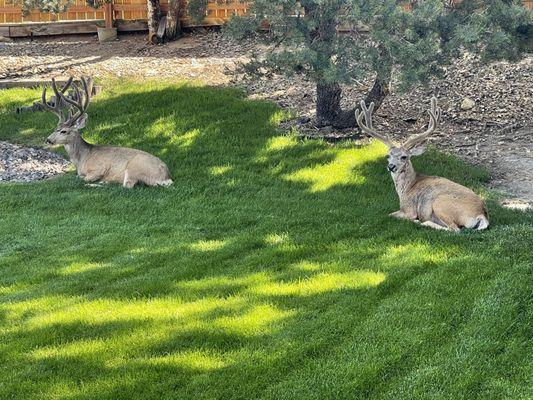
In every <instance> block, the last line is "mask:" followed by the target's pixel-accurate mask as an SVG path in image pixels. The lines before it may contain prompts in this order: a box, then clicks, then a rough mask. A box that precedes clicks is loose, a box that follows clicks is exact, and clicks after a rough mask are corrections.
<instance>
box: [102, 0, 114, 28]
mask: <svg viewBox="0 0 533 400" xmlns="http://www.w3.org/2000/svg"><path fill="white" fill-rule="evenodd" d="M113 14H114V11H113V1H109V2H106V3H105V7H104V18H105V27H106V28H112V27H113V20H114V15H113Z"/></svg>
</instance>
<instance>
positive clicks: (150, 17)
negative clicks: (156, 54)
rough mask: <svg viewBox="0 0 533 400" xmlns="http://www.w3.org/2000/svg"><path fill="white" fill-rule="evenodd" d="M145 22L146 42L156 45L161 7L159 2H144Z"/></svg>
mask: <svg viewBox="0 0 533 400" xmlns="http://www.w3.org/2000/svg"><path fill="white" fill-rule="evenodd" d="M146 8H147V13H146V22H147V23H148V42H149V43H151V44H157V43H158V42H159V40H158V38H157V30H158V28H159V20H160V19H161V5H160V4H159V0H146Z"/></svg>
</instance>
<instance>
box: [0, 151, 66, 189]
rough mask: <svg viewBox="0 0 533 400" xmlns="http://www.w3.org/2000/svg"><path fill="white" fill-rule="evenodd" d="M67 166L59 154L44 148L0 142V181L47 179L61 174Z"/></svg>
mask: <svg viewBox="0 0 533 400" xmlns="http://www.w3.org/2000/svg"><path fill="white" fill-rule="evenodd" d="M69 166H70V163H69V162H68V161H67V160H65V159H64V158H63V157H61V156H60V155H59V154H56V153H53V152H51V151H48V150H46V149H40V148H34V147H23V146H18V145H15V144H11V143H7V142H0V183H2V182H31V181H37V180H42V179H47V178H51V177H53V176H56V175H59V174H62V173H63V172H65V171H67V170H68V169H69Z"/></svg>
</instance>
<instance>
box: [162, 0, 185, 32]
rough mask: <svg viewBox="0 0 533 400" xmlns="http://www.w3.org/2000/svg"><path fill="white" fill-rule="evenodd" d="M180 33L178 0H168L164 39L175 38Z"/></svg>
mask: <svg viewBox="0 0 533 400" xmlns="http://www.w3.org/2000/svg"><path fill="white" fill-rule="evenodd" d="M180 33H181V25H180V0H169V1H168V12H167V29H166V31H165V40H173V39H175V38H177V37H178V36H179V35H180Z"/></svg>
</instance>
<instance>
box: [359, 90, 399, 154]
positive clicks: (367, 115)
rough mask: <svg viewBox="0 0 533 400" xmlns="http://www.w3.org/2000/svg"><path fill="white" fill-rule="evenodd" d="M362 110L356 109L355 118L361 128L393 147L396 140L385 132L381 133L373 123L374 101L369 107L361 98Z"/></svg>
mask: <svg viewBox="0 0 533 400" xmlns="http://www.w3.org/2000/svg"><path fill="white" fill-rule="evenodd" d="M360 106H361V111H359V110H355V119H356V121H357V125H359V128H361V130H362V131H363V132H365V133H367V134H368V135H370V136H373V137H375V138H376V139H378V140H380V141H382V142H383V143H385V144H386V145H387V146H388V147H393V146H394V142H393V141H392V139H391V138H390V137H389V135H387V134H385V135H382V134H380V133H377V132H376V131H375V130H374V127H373V123H372V112H373V111H374V103H370V106H369V107H368V108H367V107H366V104H365V101H364V100H361V103H360ZM363 117H364V119H365V123H366V125H365V124H363Z"/></svg>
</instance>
